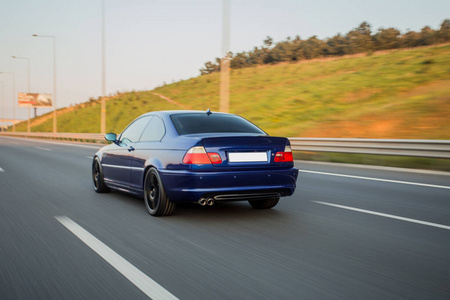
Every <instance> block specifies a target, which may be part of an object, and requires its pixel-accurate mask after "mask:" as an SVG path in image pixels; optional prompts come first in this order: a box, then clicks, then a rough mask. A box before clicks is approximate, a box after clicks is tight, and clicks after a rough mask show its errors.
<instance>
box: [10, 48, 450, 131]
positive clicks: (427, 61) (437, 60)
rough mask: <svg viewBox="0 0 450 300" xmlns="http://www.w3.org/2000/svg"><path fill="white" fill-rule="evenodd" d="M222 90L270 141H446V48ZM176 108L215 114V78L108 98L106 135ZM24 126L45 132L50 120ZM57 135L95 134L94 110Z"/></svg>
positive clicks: (256, 79)
mask: <svg viewBox="0 0 450 300" xmlns="http://www.w3.org/2000/svg"><path fill="white" fill-rule="evenodd" d="M230 88H231V95H230V99H231V105H230V107H231V112H232V113H236V114H239V115H241V116H243V117H245V118H247V119H249V120H251V121H252V122H254V123H255V124H257V125H258V126H260V127H261V128H263V129H264V130H265V131H267V132H268V133H269V134H271V135H282V136H289V137H294V136H298V137H348V138H353V137H355V138H417V139H450V45H449V44H446V45H439V46H433V47H424V48H415V49H409V50H393V51H383V52H375V53H372V54H371V55H369V54H367V55H354V56H345V57H340V58H333V59H320V60H311V61H302V62H299V63H295V64H278V65H272V66H260V67H255V68H247V69H239V70H232V72H231V87H230ZM184 108H189V109H199V110H206V109H207V108H211V110H218V108H219V74H217V73H215V74H209V75H204V76H200V77H197V78H192V79H189V80H185V81H180V82H176V83H173V84H169V85H165V86H163V87H159V88H156V89H155V90H153V91H140V92H131V93H124V94H120V95H117V96H114V97H111V98H110V99H108V101H107V124H106V125H107V131H108V132H120V131H121V130H122V129H123V128H124V127H125V126H126V125H127V124H128V123H129V122H131V121H132V120H133V119H134V118H136V117H137V116H139V115H141V114H143V113H145V112H149V111H153V110H168V109H184ZM32 124H34V125H33V127H32V131H40V132H51V131H52V128H53V127H52V119H51V114H47V115H44V116H41V117H38V118H36V119H35V120H33V122H32ZM17 130H18V131H26V122H24V123H22V124H20V125H18V126H17ZM58 131H60V132H99V131H100V103H99V102H97V101H91V102H87V103H84V104H82V105H79V106H77V107H73V108H67V109H61V110H59V111H58Z"/></svg>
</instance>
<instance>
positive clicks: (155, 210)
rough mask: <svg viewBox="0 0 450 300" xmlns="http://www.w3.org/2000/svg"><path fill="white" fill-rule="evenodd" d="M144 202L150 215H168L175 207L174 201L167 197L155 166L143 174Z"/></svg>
mask: <svg viewBox="0 0 450 300" xmlns="http://www.w3.org/2000/svg"><path fill="white" fill-rule="evenodd" d="M144 202H145V207H146V208H147V211H148V213H149V214H151V215H152V216H169V215H171V214H172V213H173V210H174V209H175V203H173V202H171V201H170V200H169V197H167V194H166V191H165V189H164V186H163V183H162V181H161V177H160V176H159V173H158V171H157V170H156V169H155V168H150V169H149V170H148V171H147V173H146V174H145V179H144Z"/></svg>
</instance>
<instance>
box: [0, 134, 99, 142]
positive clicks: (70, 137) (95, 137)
mask: <svg viewBox="0 0 450 300" xmlns="http://www.w3.org/2000/svg"><path fill="white" fill-rule="evenodd" d="M1 135H5V136H15V137H27V138H38V139H51V140H60V141H70V142H88V143H105V142H106V141H105V138H104V135H103V134H101V133H66V132H58V133H53V132H30V133H27V132H1V133H0V136H1Z"/></svg>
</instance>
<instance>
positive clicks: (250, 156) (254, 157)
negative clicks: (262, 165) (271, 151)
mask: <svg viewBox="0 0 450 300" xmlns="http://www.w3.org/2000/svg"><path fill="white" fill-rule="evenodd" d="M228 161H229V162H267V152H229V153H228Z"/></svg>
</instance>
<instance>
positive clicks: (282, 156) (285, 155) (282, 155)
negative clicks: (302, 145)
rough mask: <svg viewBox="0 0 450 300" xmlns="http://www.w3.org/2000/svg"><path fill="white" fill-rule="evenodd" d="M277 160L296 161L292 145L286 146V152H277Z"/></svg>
mask: <svg viewBox="0 0 450 300" xmlns="http://www.w3.org/2000/svg"><path fill="white" fill-rule="evenodd" d="M274 161H275V162H291V161H294V156H293V155H292V149H291V146H286V147H285V148H284V152H277V153H276V154H275V159H274Z"/></svg>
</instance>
